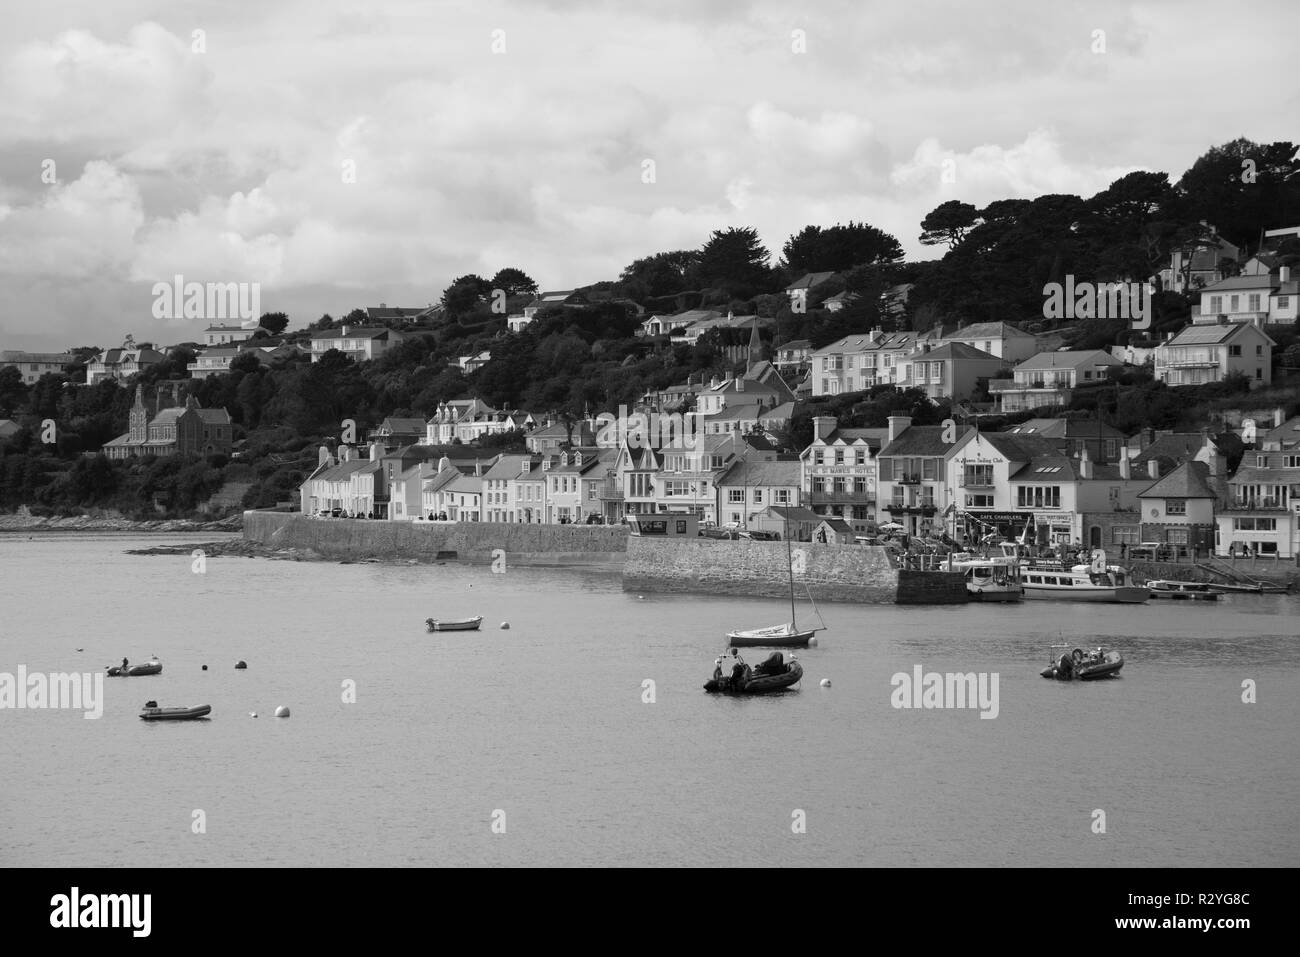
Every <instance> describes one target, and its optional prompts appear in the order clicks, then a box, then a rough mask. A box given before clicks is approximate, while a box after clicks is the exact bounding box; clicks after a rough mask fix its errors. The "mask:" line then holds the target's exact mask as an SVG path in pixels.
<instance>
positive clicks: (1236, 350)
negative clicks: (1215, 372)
mask: <svg viewBox="0 0 1300 957" xmlns="http://www.w3.org/2000/svg"><path fill="white" fill-rule="evenodd" d="M1228 355H1230V356H1240V355H1241V346H1228Z"/></svg>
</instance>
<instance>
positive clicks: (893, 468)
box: [876, 415, 952, 535]
mask: <svg viewBox="0 0 1300 957" xmlns="http://www.w3.org/2000/svg"><path fill="white" fill-rule="evenodd" d="M944 431H945V430H944V428H943V427H942V426H938V425H919V426H918V425H912V419H911V417H910V416H906V415H891V416H889V428H888V430H887V433H886V437H885V438H886V441H885V446H884V448H882V449H881V450H880V454H879V455H878V456H877V458H876V470H877V482H876V486H877V489H878V496H879V506H878V510H879V511H880V512H881V513H884V514H887V515H888V516H889V520H890V521H892V522H896V523H898V524H899V525H902V526H903V529H904V531H905V532H906V533H907V534H909V535H925V534H927V533H929V532H931V531H935V532H937V531H938V530H939V529H940V527H941V524H942V519H941V518H939V517H938V516H939V512H940V510H942V509H943V508H945V507H946V499H947V478H946V475H945V472H944V459H945V457H946V456H947V455H948V452H949V451H950V450H951V448H952V447H951V445H949V443H947V442H945V441H944V439H943V433H944Z"/></svg>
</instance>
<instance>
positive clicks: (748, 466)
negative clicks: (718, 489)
mask: <svg viewBox="0 0 1300 957" xmlns="http://www.w3.org/2000/svg"><path fill="white" fill-rule="evenodd" d="M802 469H803V466H802V464H801V463H800V462H752V461H751V462H746V461H740V462H736V463H734V464H733V465H732V466H731V467H730V468H729V469H727V470H726V471H725V472H723V473H722V474H721V475H719V476H718V477H717V478H716V479H715V480H714V482H713V484H714V485H728V486H730V485H744V486H789V487H791V488H795V487H798V486H799V484H800V482H801V480H802V479H801V476H802Z"/></svg>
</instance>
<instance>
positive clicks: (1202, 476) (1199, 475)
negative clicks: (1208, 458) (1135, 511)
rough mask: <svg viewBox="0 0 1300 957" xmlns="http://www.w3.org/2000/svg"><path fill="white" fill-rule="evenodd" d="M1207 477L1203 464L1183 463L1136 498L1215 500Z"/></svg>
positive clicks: (1208, 470) (1207, 471)
mask: <svg viewBox="0 0 1300 957" xmlns="http://www.w3.org/2000/svg"><path fill="white" fill-rule="evenodd" d="M1209 475H1210V467H1209V466H1208V465H1206V464H1205V463H1204V462H1184V463H1183V464H1182V465H1180V466H1178V467H1177V468H1176V469H1174V470H1173V471H1172V472H1170V473H1169V474H1168V475H1166V476H1165V477H1164V478H1160V479H1156V481H1155V482H1153V483H1152V484H1151V485H1149V486H1148V487H1147V488H1146V489H1144V490H1143V491H1141V492H1139V493H1138V498H1217V496H1216V495H1215V494H1214V489H1212V488H1210V485H1209V482H1208V481H1207V479H1208V478H1209Z"/></svg>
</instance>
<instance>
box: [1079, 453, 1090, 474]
mask: <svg viewBox="0 0 1300 957" xmlns="http://www.w3.org/2000/svg"><path fill="white" fill-rule="evenodd" d="M1079 478H1081V479H1090V478H1092V460H1091V459H1090V458H1088V446H1086V445H1085V446H1084V447H1083V448H1082V449H1080V450H1079Z"/></svg>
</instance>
